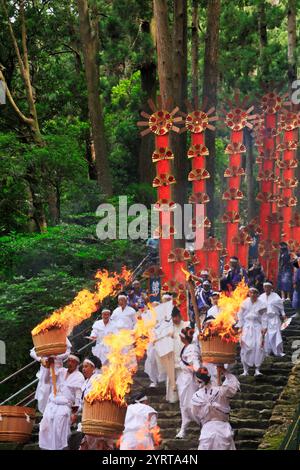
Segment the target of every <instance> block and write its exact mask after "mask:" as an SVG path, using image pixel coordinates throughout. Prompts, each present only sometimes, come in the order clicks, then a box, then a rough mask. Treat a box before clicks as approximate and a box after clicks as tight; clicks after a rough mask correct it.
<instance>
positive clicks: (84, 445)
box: [77, 355, 115, 450]
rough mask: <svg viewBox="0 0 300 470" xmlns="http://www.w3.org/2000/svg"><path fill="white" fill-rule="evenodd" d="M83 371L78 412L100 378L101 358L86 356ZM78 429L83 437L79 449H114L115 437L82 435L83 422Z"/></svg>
mask: <svg viewBox="0 0 300 470" xmlns="http://www.w3.org/2000/svg"><path fill="white" fill-rule="evenodd" d="M82 373H83V375H84V378H85V381H84V384H83V385H82V387H81V400H80V406H79V409H78V412H79V411H82V409H83V405H84V398H85V397H86V396H87V394H88V393H89V392H90V391H91V389H92V387H93V381H94V379H97V378H99V376H100V375H101V362H100V359H99V358H97V357H96V356H92V355H91V356H89V357H87V358H85V359H84V361H83V363H82ZM77 429H78V431H79V432H80V437H81V442H80V447H79V450H114V448H115V445H114V439H110V438H107V437H102V436H93V435H89V434H85V435H82V428H81V423H79V424H78V427H77Z"/></svg>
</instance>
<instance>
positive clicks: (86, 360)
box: [83, 359, 96, 367]
mask: <svg viewBox="0 0 300 470" xmlns="http://www.w3.org/2000/svg"><path fill="white" fill-rule="evenodd" d="M85 362H87V363H88V364H91V365H92V366H94V367H96V364H94V362H93V361H91V360H90V359H85V360H84V361H83V364H84V363H85Z"/></svg>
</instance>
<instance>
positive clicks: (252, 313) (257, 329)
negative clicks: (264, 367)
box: [237, 298, 266, 371]
mask: <svg viewBox="0 0 300 470" xmlns="http://www.w3.org/2000/svg"><path fill="white" fill-rule="evenodd" d="M265 312H266V307H265V305H264V304H263V302H261V300H257V301H256V302H252V300H251V299H250V298H247V299H246V300H244V302H243V303H242V305H241V308H240V311H239V313H238V323H237V326H238V327H239V328H242V333H241V337H240V344H241V361H242V364H243V366H244V370H245V371H247V369H248V368H249V367H252V366H255V368H257V369H258V368H259V367H260V365H261V364H262V362H263V360H264V357H265V352H264V347H263V343H262V341H263V335H262V331H263V330H264V329H265V328H266V317H265Z"/></svg>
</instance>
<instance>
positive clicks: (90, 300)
mask: <svg viewBox="0 0 300 470" xmlns="http://www.w3.org/2000/svg"><path fill="white" fill-rule="evenodd" d="M130 277H131V272H130V271H128V270H127V269H126V268H125V267H123V268H122V271H121V273H120V274H117V273H112V274H111V273H109V272H108V271H106V270H103V271H98V272H97V273H96V275H95V279H96V289H95V291H94V292H91V291H89V290H88V289H83V290H81V291H80V292H79V293H78V294H77V295H76V297H75V299H74V300H73V301H72V302H71V303H70V304H69V305H67V306H65V307H62V308H60V309H58V310H56V311H55V312H53V313H52V315H51V316H50V317H49V318H46V319H45V320H43V321H42V322H41V323H40V324H39V325H37V326H36V327H35V328H34V329H33V330H32V332H31V334H32V340H33V344H34V347H35V351H36V354H37V355H38V356H41V357H45V356H56V355H58V354H63V353H65V352H66V349H67V345H66V338H67V335H69V334H70V333H71V331H72V330H73V328H74V327H75V326H77V325H79V324H80V323H81V322H83V321H84V320H86V319H88V318H90V316H91V315H92V314H93V313H94V312H96V311H97V310H98V307H99V303H101V302H102V301H103V299H104V298H105V297H107V296H109V295H111V294H114V293H116V292H117V291H118V289H119V287H120V284H122V283H124V282H125V283H126V282H128V281H129V279H130ZM51 374H52V379H53V387H54V390H55V389H56V385H55V384H56V380H55V373H54V365H53V364H52V365H51Z"/></svg>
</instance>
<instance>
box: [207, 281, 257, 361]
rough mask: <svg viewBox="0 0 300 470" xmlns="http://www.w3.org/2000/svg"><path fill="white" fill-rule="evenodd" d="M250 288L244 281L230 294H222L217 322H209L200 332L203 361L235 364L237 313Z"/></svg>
mask: <svg viewBox="0 0 300 470" xmlns="http://www.w3.org/2000/svg"><path fill="white" fill-rule="evenodd" d="M248 290H249V289H248V286H247V285H246V283H245V281H244V280H242V281H241V282H240V283H239V285H238V286H237V288H236V289H235V290H234V291H232V292H231V293H230V296H228V295H226V294H225V293H224V292H222V293H221V294H220V298H219V302H218V307H219V310H220V311H219V313H218V315H217V317H216V318H215V320H212V321H211V322H209V323H208V324H207V325H206V326H205V327H204V329H203V330H202V331H201V332H200V335H199V340H200V345H201V351H202V360H203V361H204V362H209V363H213V364H230V363H233V362H235V356H236V343H237V342H238V341H239V336H238V331H237V329H236V328H235V327H234V325H235V323H236V321H237V313H238V311H239V309H240V306H241V304H242V302H243V301H244V300H245V298H246V297H247V294H248Z"/></svg>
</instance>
